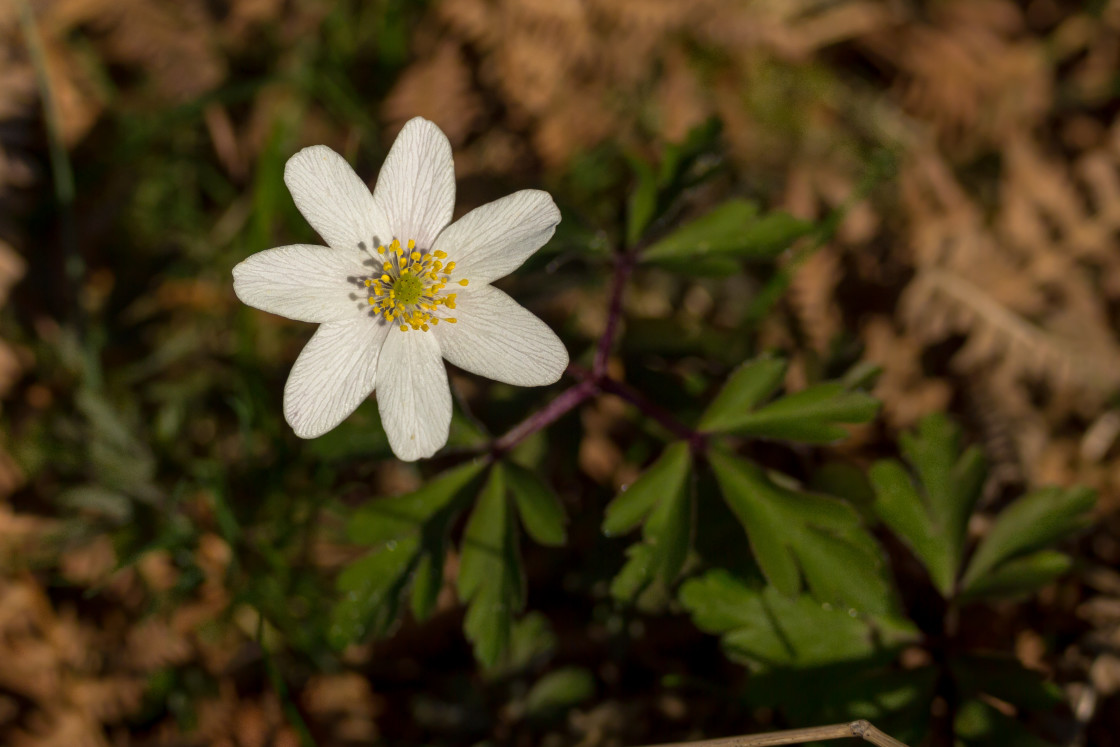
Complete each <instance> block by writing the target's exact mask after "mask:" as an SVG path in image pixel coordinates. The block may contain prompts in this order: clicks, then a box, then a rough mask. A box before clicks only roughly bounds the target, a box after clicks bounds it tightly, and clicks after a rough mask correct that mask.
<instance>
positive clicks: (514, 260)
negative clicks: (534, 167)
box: [432, 189, 560, 283]
mask: <svg viewBox="0 0 1120 747" xmlns="http://www.w3.org/2000/svg"><path fill="white" fill-rule="evenodd" d="M558 223H560V211H559V210H558V209H557V207H556V203H554V202H553V201H552V197H550V196H549V194H548V192H542V191H540V190H539V189H523V190H521V191H520V192H514V193H513V194H511V195H508V196H506V197H503V198H501V199H500V200H494V202H490V203H487V204H485V205H483V206H481V207H478V208H475V209H474V210H472V211H470V212H469V213H467V214H466V215H464V216H463V217H462V218H460V219H459V220H457V221H455V222H454V223H452V224H451V225H450V226H448V227H447V228H446V229H445V230H444V232H443V233H441V234H440V235H439V238H438V239H436V243H435V245H434V246H433V247H432V249H433V250H436V249H440V250H443V251H445V252H447V258H448V259H449V260H453V261H454V262H455V275H454V277H456V278H468V279H469V280H470V281H471V282H472V283H489V282H492V281H494V280H497V279H498V278H501V277H505V276H506V275H508V274H510V273H511V272H513V271H514V270H516V269H517V268H518V267H520V266H521V263H522V262H524V261H525V260H526V259H528V258H529V256H530V255H531V254H532V253H533V252H535V251H537V250H538V249H540V248H541V247H542V246H544V245H545V243H547V242H548V240H549V239H551V238H552V234H553V233H554V232H555V231H556V225H557V224H558Z"/></svg>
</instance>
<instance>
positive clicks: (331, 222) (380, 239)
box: [284, 145, 392, 254]
mask: <svg viewBox="0 0 1120 747" xmlns="http://www.w3.org/2000/svg"><path fill="white" fill-rule="evenodd" d="M284 183H285V184H287V185H288V190H289V191H290V192H291V193H292V199H293V200H295V203H296V207H297V208H299V211H300V212H301V213H303V217H304V218H306V219H307V222H308V223H310V224H311V227H312V228H314V229H315V230H316V231H317V232H318V233H319V235H320V236H322V237H323V241H325V242H327V244H328V245H330V247H331V248H332V249H338V250H345V251H349V250H357V251H360V252H362V254H366V253H368V252H369V250H371V249H376V248H377V247H376V244H378V243H381V244H385V243H388V242H389V241H392V237H391V236H389V235H388V233H389V228H388V225H387V224H386V222H385V219H384V216H383V215H382V214H381V213H380V212H379V211H378V209H377V207H376V205H375V203H374V201H373V195H372V194H370V191H369V187H367V186H366V184H365V182H363V181H362V179H361V177H359V176H358V175H357V174H356V173H354V169H352V168H351V167H350V164H348V163H346V159H345V158H343V157H342V156H340V155H339V154H337V153H335V152H334V151H333V150H331V149H330V148H328V147H327V146H325V145H313V146H311V147H310V148H304V149H303V150H301V151H300V152H299V153H296V154H295V155H294V156H292V157H291V158H289V159H288V163H287V165H286V166H285V167H284Z"/></svg>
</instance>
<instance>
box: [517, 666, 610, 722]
mask: <svg viewBox="0 0 1120 747" xmlns="http://www.w3.org/2000/svg"><path fill="white" fill-rule="evenodd" d="M593 695H595V676H594V675H592V674H591V672H589V671H587V670H586V669H584V668H583V667H564V668H562V669H557V670H556V671H554V672H549V673H548V674H546V675H545V676H543V677H541V678H540V679H539V680H537V681H536V682H535V683H534V684H533V687H532V689H531V690H529V693H528V695H526V696H525V715H527V716H529V717H531V718H549V717H554V716H557V715H561V714H563V713H564V712H565V711H568V710H570V709H572V708H573V707H575V706H577V705H579V704H580V703H582V702H583V701H585V700H588V699H589V698H591V697H592V696H593Z"/></svg>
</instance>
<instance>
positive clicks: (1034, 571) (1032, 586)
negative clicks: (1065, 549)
mask: <svg viewBox="0 0 1120 747" xmlns="http://www.w3.org/2000/svg"><path fill="white" fill-rule="evenodd" d="M1072 567H1073V561H1072V560H1071V559H1070V557H1069V556H1068V555H1066V554H1065V553H1061V552H1058V551H1057V550H1039V551H1038V552H1035V553H1032V554H1030V555H1024V556H1020V557H1016V558H1013V559H1011V560H1008V561H1005V562H1003V563H1000V564H999V565H998V566H996V567H995V568H994V569H993V570H991V571H988V572H987V573H985V574H983V575H978V576H976V577H975V578H973V579H971V580H970V581H969V582H968V584H967V585H965V586H964V588H963V589H962V591H961V598H962V599H968V600H971V599H976V598H978V597H1014V596H1020V595H1022V594H1032V593H1034V592H1036V591H1038V590H1039V589H1040V588H1042V587H1043V586H1045V585H1046V584H1048V583H1050V582H1051V581H1053V580H1054V579H1056V578H1058V577H1059V576H1063V575H1065V574H1066V573H1068V572H1069V570H1070V568H1072Z"/></svg>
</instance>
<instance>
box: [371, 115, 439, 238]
mask: <svg viewBox="0 0 1120 747" xmlns="http://www.w3.org/2000/svg"><path fill="white" fill-rule="evenodd" d="M373 199H374V202H375V203H376V204H377V207H378V209H379V210H381V212H382V214H383V215H384V216H385V220H386V221H387V225H388V228H389V231H391V232H392V234H393V238H396V239H399V240H400V241H401V243H402V244H403V243H404V242H406V241H408V240H409V239H415V240H416V245H417V246H418V247H420V248H421V249H427V248H428V247H430V246H431V245H432V242H433V241H435V238H436V235H437V234H438V233H439V232H440V231H442V230H443V228H444V226H446V225H447V224H448V223H450V222H451V213H452V211H453V210H454V209H455V164H454V163H453V162H452V160H451V143H449V142H448V141H447V136H446V135H444V134H443V132H442V131H441V130H440V129H439V127H436V125H435V124H434V123H432V122H429V121H428V120H426V119H422V118H420V117H416V118H415V119H410V120H409V121H408V122H407V123H406V124H405V126H404V129H402V130H401V134H399V135H397V139H396V140H395V141H394V142H393V147H392V148H390V149H389V155H388V156H386V157H385V164H384V165H383V166H382V167H381V173H380V174H379V175H378V176H377V186H376V187H374V190H373Z"/></svg>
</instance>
